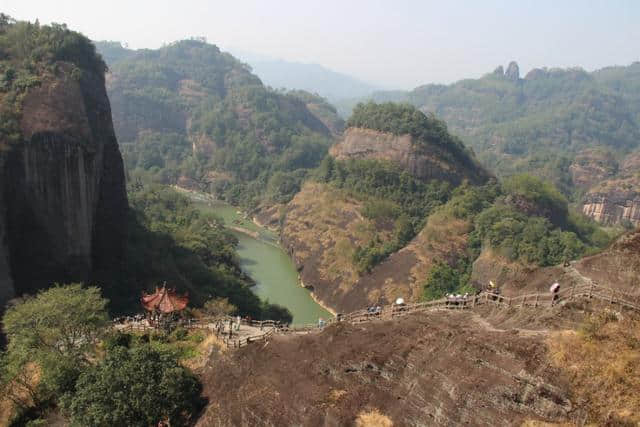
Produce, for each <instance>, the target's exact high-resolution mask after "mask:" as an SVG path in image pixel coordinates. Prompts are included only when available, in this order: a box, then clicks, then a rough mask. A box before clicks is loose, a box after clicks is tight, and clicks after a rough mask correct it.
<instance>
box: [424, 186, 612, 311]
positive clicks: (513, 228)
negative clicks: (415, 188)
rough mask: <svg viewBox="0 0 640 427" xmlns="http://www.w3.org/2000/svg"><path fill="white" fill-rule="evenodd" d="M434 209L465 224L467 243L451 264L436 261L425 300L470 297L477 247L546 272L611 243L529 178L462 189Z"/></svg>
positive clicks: (552, 190)
mask: <svg viewBox="0 0 640 427" xmlns="http://www.w3.org/2000/svg"><path fill="white" fill-rule="evenodd" d="M523 201H526V203H523ZM440 209H441V210H443V211H444V214H445V215H450V216H451V217H453V218H459V219H465V220H467V221H469V222H470V224H471V230H470V232H469V243H468V248H467V250H466V251H465V252H464V253H460V254H458V256H457V257H455V258H454V259H441V260H437V262H436V265H434V267H433V268H432V270H431V272H430V274H429V276H428V277H427V278H426V279H425V283H424V293H423V296H424V298H426V299H434V298H440V297H442V296H444V295H445V294H447V293H451V292H454V293H464V292H468V291H470V290H471V288H470V287H469V279H470V277H471V270H472V264H473V262H474V261H475V259H476V258H477V257H478V256H479V255H480V252H481V250H482V249H483V247H489V248H492V249H493V250H495V251H497V252H498V253H499V254H501V255H503V256H505V257H506V258H508V259H509V260H511V261H518V262H521V263H524V264H528V265H535V266H551V265H557V264H560V263H563V262H565V261H569V260H573V259H576V258H579V257H581V256H584V255H586V254H589V253H593V252H596V251H598V250H600V249H602V248H604V247H605V246H606V245H607V244H608V243H609V242H610V241H611V236H609V235H608V234H607V233H605V232H604V231H603V230H602V229H601V228H600V227H599V226H598V225H597V224H596V223H595V222H593V221H591V220H589V219H587V218H585V217H584V216H582V215H581V214H577V213H574V212H572V211H571V210H570V209H569V207H568V202H567V200H566V199H565V198H564V197H563V196H562V195H561V194H560V193H559V191H558V190H557V189H556V188H555V187H553V185H552V184H550V183H549V182H544V181H542V180H541V179H539V178H536V177H532V176H529V175H518V176H514V177H512V178H510V179H507V180H506V181H505V182H504V183H503V184H498V183H491V184H488V185H485V186H480V187H471V186H467V185H463V186H461V187H458V188H457V189H455V190H454V191H453V193H452V196H451V198H450V200H449V201H448V202H447V204H445V205H444V206H442V207H441V208H440Z"/></svg>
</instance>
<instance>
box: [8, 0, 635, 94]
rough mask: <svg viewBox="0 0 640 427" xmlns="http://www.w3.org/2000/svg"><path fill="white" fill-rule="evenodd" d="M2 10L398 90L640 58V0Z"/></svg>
mask: <svg viewBox="0 0 640 427" xmlns="http://www.w3.org/2000/svg"><path fill="white" fill-rule="evenodd" d="M0 11H1V12H4V13H6V14H9V15H11V16H13V17H14V18H16V19H23V20H35V19H36V18H38V19H40V22H41V23H50V22H59V23H66V24H68V25H69V27H70V28H72V29H75V30H78V31H81V32H82V33H84V34H86V35H87V36H88V37H90V38H92V39H94V40H119V41H125V42H127V43H129V46H130V47H134V48H139V47H150V48H155V47H159V46H160V45H162V44H163V43H166V42H171V41H174V40H178V39H182V38H186V37H190V36H204V37H206V38H207V40H208V41H209V42H210V43H215V44H217V45H219V46H220V47H221V48H222V49H236V50H242V51H251V52H255V53H259V54H263V55H268V56H271V57H275V58H282V59H287V60H292V61H300V62H313V63H318V64H322V65H324V66H326V67H329V68H331V69H334V70H336V71H341V72H344V73H348V74H352V75H354V76H356V77H359V78H361V79H363V80H365V81H369V82H372V83H377V84H380V85H383V86H386V87H396V88H411V87H415V86H417V85H420V84H424V83H431V82H438V83H446V82H452V81H455V80H459V79H461V78H466V77H479V76H480V75H482V74H484V73H486V72H489V71H491V70H493V68H495V67H496V66H497V65H499V64H502V65H505V66H506V65H507V63H508V62H509V61H510V60H516V61H518V63H519V65H520V70H521V73H526V71H528V70H529V69H531V68H533V67H540V66H549V67H552V66H559V67H567V66H582V67H584V68H586V69H588V70H592V69H595V68H600V67H603V66H606V65H614V64H619V65H626V64H629V63H631V62H633V61H638V60H640V0H626V1H625V0H606V1H590V0H549V1H548V0H535V1H533V0H532V1H525V0H505V1H501V0H477V1H472V0H467V1H453V0H437V1H430V0H388V1H376V0H366V1H364V0H340V1H334V0H323V1H306V0H226V1H215V0H210V1H205V0H181V1H175V0H173V1H165V0H153V1H148V0H128V1H124V0H106V1H105V0H101V1H93V0H83V1H72V0H42V1H38V0H0Z"/></svg>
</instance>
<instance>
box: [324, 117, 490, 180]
mask: <svg viewBox="0 0 640 427" xmlns="http://www.w3.org/2000/svg"><path fill="white" fill-rule="evenodd" d="M329 154H331V155H332V156H333V157H334V158H335V159H336V160H347V159H376V160H388V161H392V162H394V163H397V164H399V165H400V166H401V167H403V168H405V169H406V170H407V171H408V172H409V173H410V174H411V175H413V176H414V177H416V178H419V179H422V180H425V181H426V180H431V179H439V180H444V181H449V182H451V183H453V184H455V185H457V184H460V183H461V182H462V181H464V180H468V181H470V182H472V183H478V182H484V181H486V180H487V179H488V174H487V173H486V171H484V170H483V169H482V168H480V167H468V165H466V164H464V163H463V162H461V161H458V160H457V159H455V158H454V157H453V156H452V155H451V153H449V152H448V151H447V150H446V149H444V148H442V147H439V146H436V145H435V144H430V145H429V146H428V148H424V146H423V145H419V146H418V145H416V144H414V141H413V140H412V137H411V135H400V136H398V135H393V134H391V133H386V132H380V131H377V130H372V129H363V128H353V127H352V128H349V129H347V130H346V131H345V132H344V136H343V138H342V139H341V140H340V141H339V142H338V143H337V144H335V145H333V146H332V147H331V149H330V150H329Z"/></svg>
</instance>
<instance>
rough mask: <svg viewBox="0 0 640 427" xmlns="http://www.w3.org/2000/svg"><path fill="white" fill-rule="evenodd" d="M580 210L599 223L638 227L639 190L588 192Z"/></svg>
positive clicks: (639, 218)
mask: <svg viewBox="0 0 640 427" xmlns="http://www.w3.org/2000/svg"><path fill="white" fill-rule="evenodd" d="M582 212H583V213H584V214H585V215H587V216H589V217H591V218H593V219H595V220H596V221H598V222H599V223H601V224H605V225H616V224H632V225H633V226H635V227H640V192H638V191H629V192H620V193H599V192H597V193H590V194H587V196H586V197H585V199H584V201H583V202H582Z"/></svg>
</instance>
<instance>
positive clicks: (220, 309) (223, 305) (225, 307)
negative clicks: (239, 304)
mask: <svg viewBox="0 0 640 427" xmlns="http://www.w3.org/2000/svg"><path fill="white" fill-rule="evenodd" d="M203 309H204V312H205V313H207V314H208V315H210V316H214V317H223V316H228V315H230V314H231V313H234V312H235V311H236V310H237V308H236V306H235V305H233V304H231V303H230V302H229V299H228V298H213V299H210V300H209V301H207V302H205V303H204V307H203Z"/></svg>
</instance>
